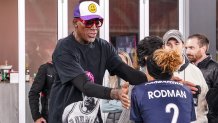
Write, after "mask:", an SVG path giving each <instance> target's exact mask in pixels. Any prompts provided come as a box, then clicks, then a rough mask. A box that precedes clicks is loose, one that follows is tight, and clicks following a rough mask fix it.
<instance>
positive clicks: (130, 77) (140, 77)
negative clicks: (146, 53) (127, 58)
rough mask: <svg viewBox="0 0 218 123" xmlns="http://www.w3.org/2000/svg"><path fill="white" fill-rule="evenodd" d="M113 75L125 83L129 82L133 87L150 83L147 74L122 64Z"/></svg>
mask: <svg viewBox="0 0 218 123" xmlns="http://www.w3.org/2000/svg"><path fill="white" fill-rule="evenodd" d="M113 73H114V74H116V75H117V76H119V77H120V78H122V79H124V80H125V81H128V82H129V83H130V84H131V85H138V84H141V83H144V82H147V81H148V79H147V77H146V75H145V73H143V72H141V71H138V70H135V69H133V68H132V67H130V66H128V65H127V64H125V63H121V64H120V65H119V66H118V67H117V68H116V69H114V71H113Z"/></svg>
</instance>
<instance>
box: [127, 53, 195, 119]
mask: <svg viewBox="0 0 218 123" xmlns="http://www.w3.org/2000/svg"><path fill="white" fill-rule="evenodd" d="M146 64H147V65H146V75H147V78H148V80H149V82H148V83H143V84H140V85H136V86H135V87H134V88H133V90H132V95H131V112H130V119H131V120H133V121H135V123H190V122H191V121H195V120H196V115H195V110H194V102H193V97H192V93H191V91H190V89H189V88H187V87H186V86H183V85H182V84H181V83H178V82H176V81H172V80H170V79H171V77H172V76H173V72H174V71H176V70H177V69H178V68H179V67H180V65H181V64H182V58H181V55H180V54H179V53H178V52H177V51H174V50H166V49H158V50H156V51H155V52H154V54H153V55H151V56H149V57H148V59H147V63H146Z"/></svg>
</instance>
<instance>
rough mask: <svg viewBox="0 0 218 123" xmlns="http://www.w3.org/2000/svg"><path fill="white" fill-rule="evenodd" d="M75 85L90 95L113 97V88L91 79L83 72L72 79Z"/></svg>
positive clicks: (102, 97)
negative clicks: (111, 94)
mask: <svg viewBox="0 0 218 123" xmlns="http://www.w3.org/2000/svg"><path fill="white" fill-rule="evenodd" d="M71 82H72V83H73V85H74V86H75V87H77V88H78V89H79V90H80V91H81V92H83V93H84V94H85V95H87V96H89V97H97V98H101V99H111V97H110V92H111V88H108V87H104V86H102V85H98V84H95V83H92V82H91V81H89V79H88V77H87V76H86V74H81V75H79V76H77V77H76V78H74V79H73V80H71Z"/></svg>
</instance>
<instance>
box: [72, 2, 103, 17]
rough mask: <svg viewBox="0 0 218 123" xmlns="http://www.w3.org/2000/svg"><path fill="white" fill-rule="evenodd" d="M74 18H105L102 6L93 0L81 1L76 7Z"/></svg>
mask: <svg viewBox="0 0 218 123" xmlns="http://www.w3.org/2000/svg"><path fill="white" fill-rule="evenodd" d="M74 18H81V19H83V20H91V19H94V18H98V19H103V17H102V15H101V10H100V6H99V5H98V4H97V3H96V2H93V1H83V2H81V3H79V4H78V5H77V6H76V7H75V9H74Z"/></svg>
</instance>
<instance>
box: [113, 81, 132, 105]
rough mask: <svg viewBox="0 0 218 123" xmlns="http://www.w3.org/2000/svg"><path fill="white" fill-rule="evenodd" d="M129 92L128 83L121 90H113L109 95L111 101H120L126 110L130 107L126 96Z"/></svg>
mask: <svg viewBox="0 0 218 123" xmlns="http://www.w3.org/2000/svg"><path fill="white" fill-rule="evenodd" d="M128 92H129V83H128V82H125V83H124V84H123V85H122V86H121V88H113V89H112V90H111V93H110V97H111V99H116V100H120V101H121V103H122V106H123V107H124V108H126V109H129V107H130V99H129V96H128Z"/></svg>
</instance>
